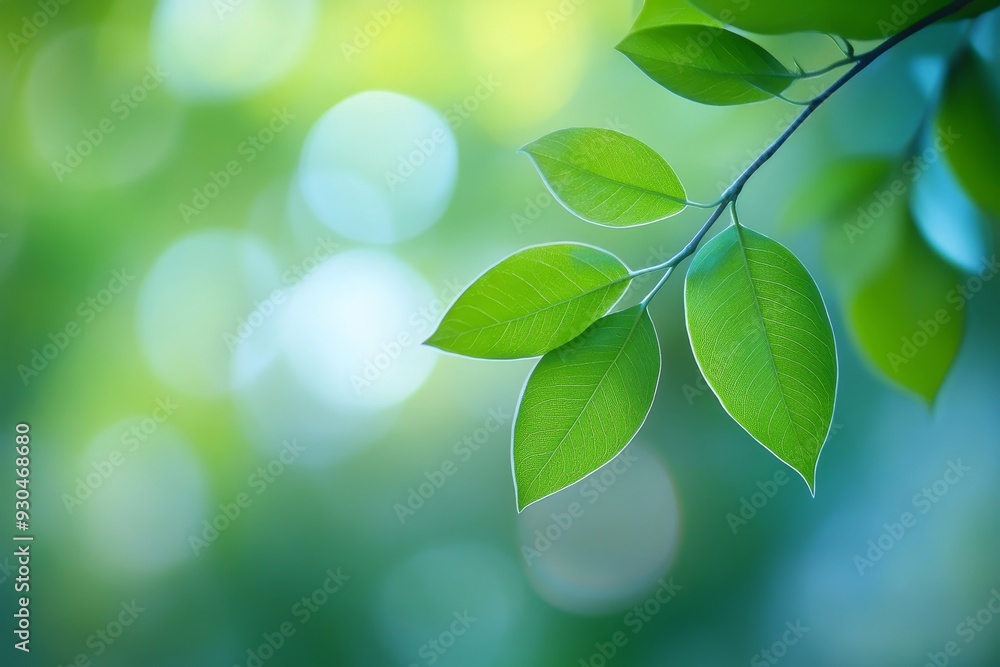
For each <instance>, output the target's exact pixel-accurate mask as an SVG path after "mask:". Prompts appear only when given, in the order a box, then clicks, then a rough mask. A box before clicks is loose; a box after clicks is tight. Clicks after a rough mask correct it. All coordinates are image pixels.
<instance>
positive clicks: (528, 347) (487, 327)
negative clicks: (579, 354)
mask: <svg viewBox="0 0 1000 667" xmlns="http://www.w3.org/2000/svg"><path fill="white" fill-rule="evenodd" d="M628 275H629V271H628V267H626V266H625V265H624V264H622V262H621V260H619V259H618V258H617V257H615V256H614V255H612V254H610V253H608V252H605V251H603V250H600V249H599V248H594V247H591V246H587V245H581V244H577V243H554V244H550V245H543V246H535V247H533V248H526V249H524V250H521V251H520V252H517V253H515V254H514V255H511V256H510V257H508V258H506V259H504V260H503V261H501V262H500V263H499V264H497V265H496V266H493V267H492V268H490V269H488V270H487V271H486V273H484V274H483V275H482V276H480V277H479V278H477V279H476V280H475V282H473V283H472V284H471V285H469V287H468V288H466V290H465V291H464V292H462V294H461V295H459V297H458V299H457V300H456V301H455V303H454V304H453V305H452V306H451V308H449V309H448V312H447V313H445V315H444V317H443V318H442V320H441V324H440V325H438V328H437V330H436V331H435V332H434V333H433V335H431V337H430V338H429V339H427V341H426V343H427V344H428V345H433V346H434V347H437V348H439V349H442V350H445V351H448V352H454V353H456V354H462V355H465V356H468V357H479V358H482V359H517V358H522V357H535V356H538V355H541V354H545V353H546V352H548V351H549V350H552V349H554V348H556V347H558V346H560V345H562V344H563V343H566V342H568V341H570V340H572V339H573V338H576V337H577V336H578V335H579V334H580V333H581V332H582V331H583V330H584V329H586V328H587V327H588V326H590V324H591V323H593V322H594V320H596V319H597V318H599V317H601V316H602V315H604V314H605V313H606V312H608V310H609V309H610V308H611V306H613V305H614V304H615V302H617V301H618V299H619V298H621V296H622V294H624V293H625V290H626V289H627V288H628V285H629V279H628Z"/></svg>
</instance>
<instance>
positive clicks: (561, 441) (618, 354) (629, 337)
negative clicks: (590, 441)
mask: <svg viewBox="0 0 1000 667" xmlns="http://www.w3.org/2000/svg"><path fill="white" fill-rule="evenodd" d="M644 312H645V311H644V310H640V311H639V313H638V314H637V316H636V318H635V321H634V322H633V323H632V327H631V328H630V329H629V331H628V334H627V335H626V336H625V340H624V341H622V346H621V347H620V348H619V349H618V352H616V353H615V358H614V359H612V360H611V362H610V363H609V364H608V367H607V368H605V369H604V373H603V374H602V375H601V379H600V380H598V381H597V382H596V383H595V384H594V391H592V392H591V393H590V396H589V397H588V398H587V402H586V403H585V404H584V405H583V407H582V408H580V411H579V412H578V413H577V415H576V419H574V420H573V423H572V424H570V425H569V428H567V429H566V433H564V434H563V436H562V438H560V439H559V442H558V443H557V444H556V446H555V447H553V449H552V452H550V453H549V457H548V458H547V459H545V463H543V464H542V465H541V466H540V467H539V468H538V472H537V473H536V474H535V476H534V478H532V480H531V482H529V483H528V485H527V486H526V487H525V493H527V492H528V491H529V490H531V489H532V488H533V487H534V486H535V484H536V483H537V482H538V478H539V477H541V476H542V472H544V471H545V468H546V467H548V465H549V463H551V462H552V459H553V457H555V455H556V452H558V451H559V449H560V448H561V447H562V446H563V444H564V443H565V442H566V438H568V437H569V434H570V433H572V432H573V429H575V428H576V425H577V424H579V423H580V419H581V418H582V417H583V413H584V412H586V411H587V408H589V407H590V404H591V402H592V401H593V400H594V397H595V396H596V395H597V390H598V389H600V388H601V385H602V384H603V383H604V381H605V380H606V379H607V378H608V373H610V372H611V369H612V368H613V367H614V365H615V364H617V363H618V359H619V358H621V356H622V353H623V352H624V351H625V347H626V346H627V345H628V343H629V341H631V340H632V335H633V334H634V333H635V329H636V327H637V326H639V321H640V320H641V319H642V315H643V313H644ZM602 465H603V464H602Z"/></svg>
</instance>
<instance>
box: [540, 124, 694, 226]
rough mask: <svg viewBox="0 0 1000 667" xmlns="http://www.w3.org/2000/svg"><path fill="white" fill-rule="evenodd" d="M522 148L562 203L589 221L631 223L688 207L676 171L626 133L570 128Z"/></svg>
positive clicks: (644, 221)
mask: <svg viewBox="0 0 1000 667" xmlns="http://www.w3.org/2000/svg"><path fill="white" fill-rule="evenodd" d="M521 150H522V151H523V152H525V153H527V154H528V156H529V157H531V159H532V161H533V162H534V163H535V167H536V168H537V169H538V173H540V174H541V176H542V179H543V180H544V181H545V184H546V185H547V186H548V187H549V190H551V191H552V194H553V195H555V197H556V199H558V200H559V203H561V204H562V205H563V206H565V207H566V208H567V209H568V210H569V211H570V212H571V213H573V214H574V215H576V216H578V217H580V218H582V219H584V220H586V221H587V222H593V223H596V224H599V225H605V226H609V227H632V226H635V225H643V224H647V223H650V222H655V221H657V220H662V219H664V218H669V217H670V216H672V215H675V214H677V213H680V212H681V211H682V210H684V207H685V203H684V201H685V195H684V188H683V187H682V186H681V183H680V181H679V180H678V179H677V176H676V175H675V174H674V171H673V169H671V168H670V165H669V164H667V163H666V161H665V160H664V159H663V158H662V157H660V156H659V155H658V154H657V153H656V152H655V151H654V150H653V149H652V148H650V147H649V146H647V145H646V144H644V143H642V142H641V141H639V140H638V139H633V138H632V137H630V136H628V135H627V134H622V133H621V132H615V131H613V130H601V129H596V128H567V129H565V130H558V131H556V132H552V133H551V134H547V135H545V136H544V137H542V138H541V139H538V140H536V141H534V142H532V143H530V144H528V145H527V146H525V147H524V148H522V149H521Z"/></svg>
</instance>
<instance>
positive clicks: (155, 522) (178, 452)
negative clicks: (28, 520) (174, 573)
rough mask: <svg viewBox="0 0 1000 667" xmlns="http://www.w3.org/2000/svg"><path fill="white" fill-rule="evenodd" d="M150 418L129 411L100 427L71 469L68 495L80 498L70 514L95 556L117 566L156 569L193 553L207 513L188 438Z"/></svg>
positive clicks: (203, 488) (200, 476)
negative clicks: (151, 424)
mask: <svg viewBox="0 0 1000 667" xmlns="http://www.w3.org/2000/svg"><path fill="white" fill-rule="evenodd" d="M149 421H150V417H148V416H136V417H130V418H128V419H125V420H123V421H121V422H118V423H116V424H114V425H113V426H110V427H109V428H107V429H106V430H104V431H103V432H101V434H100V435H98V436H97V437H96V438H95V439H94V440H93V441H92V442H91V443H90V445H89V446H88V447H87V448H86V450H85V451H84V452H83V455H82V456H81V457H80V459H79V462H78V464H77V466H76V468H75V470H74V473H73V474H74V480H73V482H72V485H73V488H72V491H71V493H72V495H73V497H75V498H76V499H77V500H80V499H81V498H82V500H80V502H79V504H75V503H71V504H72V513H71V516H73V517H74V518H77V517H79V521H80V525H81V527H82V529H83V531H84V536H85V537H84V540H85V543H86V544H87V546H88V549H89V555H90V556H92V557H93V560H94V562H95V563H97V564H98V565H99V566H100V567H105V568H107V569H108V570H109V571H112V572H119V571H121V570H126V571H129V572H135V573H137V574H145V573H150V572H158V571H161V570H163V569H165V568H167V567H169V566H171V565H174V564H176V563H179V562H181V561H183V560H185V559H187V558H189V557H191V556H193V551H192V549H191V546H190V544H189V542H188V538H189V537H190V536H191V535H194V534H197V533H198V529H199V526H200V524H201V521H202V520H203V519H204V518H205V515H206V512H207V511H208V510H207V508H208V506H207V497H208V495H207V490H206V482H205V478H204V474H203V472H202V468H201V464H200V462H199V461H198V459H197V458H196V457H195V454H194V449H193V447H192V445H191V443H190V442H188V441H187V439H186V438H185V437H184V436H182V435H181V434H180V433H179V432H178V431H176V430H175V429H174V428H172V427H171V426H170V424H167V423H159V424H157V425H156V426H155V428H154V429H150V428H149V427H148V423H149ZM64 502H66V501H65V499H64ZM68 509H69V508H68Z"/></svg>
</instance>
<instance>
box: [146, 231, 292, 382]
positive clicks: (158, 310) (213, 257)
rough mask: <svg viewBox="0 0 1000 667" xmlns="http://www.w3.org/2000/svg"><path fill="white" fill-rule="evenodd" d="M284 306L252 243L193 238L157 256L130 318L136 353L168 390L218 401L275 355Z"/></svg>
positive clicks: (229, 236) (271, 267)
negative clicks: (138, 350) (134, 330)
mask: <svg viewBox="0 0 1000 667" xmlns="http://www.w3.org/2000/svg"><path fill="white" fill-rule="evenodd" d="M288 298H289V297H288V295H287V293H286V292H285V291H284V290H282V289H281V285H280V280H279V273H278V269H277V266H276V263H275V261H274V259H273V258H272V257H271V253H270V251H269V250H268V248H267V246H266V245H264V243H263V242H262V241H260V240H259V239H258V238H257V237H255V236H253V235H251V234H247V233H244V232H237V231H232V230H223V229H216V230H205V231H199V232H195V233H193V234H190V235H188V236H185V237H184V238H182V239H180V240H179V241H177V242H175V243H174V244H173V245H172V246H170V247H169V248H168V249H167V250H166V251H165V252H164V253H163V254H162V255H160V257H159V258H158V259H157V260H156V262H155V263H154V265H153V267H152V268H151V269H150V271H149V273H148V274H147V275H146V276H145V278H144V279H143V282H142V287H141V288H140V295H139V305H138V308H137V310H136V324H137V328H138V333H139V339H140V343H141V346H142V350H143V352H144V353H145V356H146V359H147V360H148V362H149V364H150V366H152V368H153V370H154V371H155V372H156V374H157V375H158V376H159V377H160V378H161V379H162V380H163V381H164V382H166V383H167V384H168V385H170V386H171V387H172V388H175V389H177V390H179V391H183V392H184V393H187V394H190V395H193V396H204V397H213V396H220V395H224V394H226V393H228V392H229V391H230V390H231V389H232V388H233V387H235V386H240V385H242V384H245V383H247V382H249V381H251V380H252V379H253V378H254V377H256V375H257V374H258V373H260V372H262V371H263V369H264V368H266V367H267V365H268V364H269V363H270V361H271V359H273V357H274V355H275V354H276V353H277V350H278V344H279V333H280V325H279V322H280V318H281V316H282V314H283V311H284V309H285V308H286V307H287V300H288Z"/></svg>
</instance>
